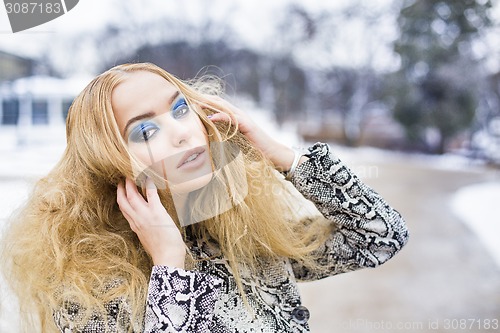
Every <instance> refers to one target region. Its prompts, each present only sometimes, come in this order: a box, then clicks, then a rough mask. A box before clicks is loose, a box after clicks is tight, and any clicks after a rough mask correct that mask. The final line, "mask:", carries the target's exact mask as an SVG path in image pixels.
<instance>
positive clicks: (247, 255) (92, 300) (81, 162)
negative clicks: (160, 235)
mask: <svg viewBox="0 0 500 333" xmlns="http://www.w3.org/2000/svg"><path fill="white" fill-rule="evenodd" d="M134 71H148V72H152V73H155V74H157V75H159V76H161V77H163V78H164V79H165V80H167V81H169V82H170V83H172V84H173V85H174V86H175V87H176V88H177V89H178V90H179V91H180V92H181V93H182V94H183V95H184V96H185V97H186V100H187V101H188V103H189V105H190V107H191V108H192V109H193V110H194V111H195V112H196V113H197V114H198V116H199V118H200V119H201V121H202V123H203V125H204V126H205V128H206V129H207V133H208V137H209V140H210V141H213V142H231V143H233V144H236V145H237V146H238V147H239V148H240V150H241V152H242V153H243V154H242V155H243V158H242V159H239V160H236V159H235V161H234V163H232V164H233V165H234V166H235V167H233V168H230V169H227V170H225V171H224V172H223V173H219V176H220V177H228V178H227V179H234V178H239V179H241V177H242V176H244V177H246V179H247V180H248V184H249V185H250V186H249V187H248V193H247V194H246V196H245V198H244V200H242V201H240V202H238V203H237V204H236V205H235V206H234V207H233V208H232V209H230V210H228V211H225V212H222V213H221V214H219V215H217V216H215V217H211V218H209V219H207V220H205V221H203V222H201V223H197V224H194V225H190V226H188V227H180V226H179V228H180V229H184V230H183V231H184V234H185V231H186V230H185V229H188V228H189V229H190V234H191V235H193V236H194V237H196V238H199V239H202V240H205V241H208V240H215V242H217V243H218V245H219V248H220V251H221V253H222V255H223V256H224V257H225V258H226V260H227V261H228V263H229V265H230V266H231V268H232V270H233V272H234V276H235V279H236V281H237V285H238V287H239V289H240V291H243V289H242V284H241V279H240V273H239V268H241V266H242V265H244V266H245V267H246V268H250V269H257V267H258V265H259V260H261V259H262V258H266V260H267V259H271V260H272V259H277V258H279V257H288V258H292V259H294V260H298V261H301V262H303V263H304V264H306V265H310V266H315V265H316V264H315V261H314V259H315V258H314V255H313V253H314V252H313V251H314V250H315V249H317V248H318V246H320V244H321V243H322V241H323V239H324V235H325V231H324V229H325V226H324V225H323V224H321V223H317V224H312V225H308V226H305V225H304V224H302V223H293V222H290V221H293V220H294V218H296V217H297V212H296V211H295V210H294V209H293V207H292V206H291V203H293V195H292V194H291V193H290V192H289V191H288V190H287V188H286V186H285V185H284V182H283V180H282V179H280V177H278V176H277V172H276V171H275V170H274V168H273V165H272V163H271V162H270V161H268V160H267V159H266V158H264V156H262V154H261V153H260V152H259V151H258V150H257V149H256V148H255V147H253V146H252V145H251V144H250V142H249V141H248V140H247V139H246V138H245V137H244V136H243V135H242V134H241V133H240V132H238V124H237V123H235V122H229V123H221V124H217V125H215V124H214V123H213V122H211V121H210V120H209V119H208V118H207V115H208V114H211V113H214V112H225V113H230V111H228V110H226V109H223V108H220V107H218V106H217V105H214V103H213V100H211V99H209V98H208V96H207V94H219V93H220V92H221V87H222V85H221V84H219V83H218V81H217V80H213V79H209V80H205V79H200V80H196V81H192V82H184V81H181V80H179V79H177V78H176V77H174V76H172V75H171V74H169V73H167V72H166V71H164V70H163V69H161V68H159V67H157V66H155V65H153V64H148V63H143V64H125V65H120V66H116V67H114V68H112V69H110V70H108V71H106V72H104V73H103V74H101V75H99V76H98V77H96V78H95V79H94V80H93V81H92V82H90V83H89V84H88V86H87V87H86V88H85V89H84V90H83V91H82V93H80V94H79V95H78V96H77V97H76V98H75V100H74V102H73V104H72V105H71V108H70V110H69V113H68V118H67V123H66V125H67V134H66V135H67V146H66V149H65V151H64V153H63V156H62V158H61V160H60V161H59V162H58V163H57V165H56V166H55V167H54V169H53V170H52V171H51V172H50V173H49V174H48V175H47V176H46V177H44V178H42V179H41V180H39V181H38V182H37V184H36V185H35V188H34V190H33V192H32V194H31V196H30V197H29V199H28V201H27V203H26V204H25V206H24V207H23V208H22V209H21V210H20V211H18V212H17V214H16V216H15V217H14V218H13V219H12V224H11V225H10V226H9V229H8V230H7V231H6V233H5V235H4V239H3V251H2V264H3V268H4V275H5V277H6V279H7V281H8V282H9V283H10V285H11V287H12V288H13V290H14V291H15V293H16V294H17V295H18V297H19V302H20V306H21V312H22V314H23V316H24V317H25V318H24V319H23V322H24V323H26V325H27V327H28V326H29V325H36V326H39V327H41V330H42V331H43V332H48V331H56V327H55V324H54V317H53V316H54V313H56V312H57V311H58V310H59V309H61V308H62V307H65V306H67V304H68V302H71V304H78V305H79V306H80V308H81V309H84V310H85V316H86V317H87V318H88V317H89V316H91V315H92V314H95V313H99V314H101V315H102V316H104V319H105V316H106V313H107V311H106V309H105V307H104V304H106V303H107V302H110V301H113V300H116V299H122V300H125V303H126V304H128V308H127V307H123V308H121V309H120V311H122V315H129V316H130V318H134V319H133V320H132V325H131V326H132V327H133V328H135V329H138V328H140V325H142V322H143V318H144V309H145V302H146V295H147V290H148V282H149V276H150V273H151V269H152V266H153V262H152V260H151V258H150V257H149V255H148V254H147V253H146V251H145V250H144V248H143V247H142V245H141V243H140V242H139V240H138V238H137V236H136V235H135V233H134V232H133V231H132V230H131V229H130V227H129V224H128V222H127V221H126V220H125V218H124V217H123V215H122V213H121V212H120V210H119V208H118V206H117V204H116V188H117V184H118V183H119V182H122V181H123V180H124V179H125V177H133V170H132V169H133V168H132V166H131V164H132V163H131V159H130V154H129V152H128V150H127V145H126V143H125V142H124V140H123V138H122V137H121V135H120V132H119V129H118V126H117V124H116V121H115V118H114V114H113V109H112V107H111V99H110V97H111V93H112V91H113V89H114V88H115V87H116V86H117V85H119V84H120V83H121V82H123V81H124V80H126V79H127V76H128V75H129V73H130V72H134ZM198 105H211V107H206V108H201V107H199V106H198ZM265 189H271V190H270V191H266V190H265ZM232 190H233V191H234V188H233V189H232ZM159 192H160V197H161V198H162V202H163V203H164V205H165V207H166V208H167V211H168V212H169V213H171V215H172V216H173V218H174V221H176V223H178V219H177V216H176V215H175V211H174V210H173V205H172V202H171V201H172V200H171V197H170V196H169V193H168V192H167V190H161V191H159ZM213 199H214V200H216V199H217V198H213ZM189 257H190V258H191V260H188V262H190V263H191V264H190V267H191V268H192V267H194V266H193V264H194V261H193V260H195V259H194V258H193V257H192V256H189ZM190 267H188V268H190ZM116 281H118V283H116ZM243 296H244V295H243ZM123 311H125V312H123ZM30 314H33V316H31V315H30ZM30 318H31V319H33V318H35V320H29V319H30ZM134 325H136V326H134ZM137 325H139V326H138V327H137ZM27 330H30V332H32V331H33V328H29V329H27Z"/></svg>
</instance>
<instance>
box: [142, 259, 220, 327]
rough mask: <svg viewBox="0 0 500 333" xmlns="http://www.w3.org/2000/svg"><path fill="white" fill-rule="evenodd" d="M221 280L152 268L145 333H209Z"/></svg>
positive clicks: (180, 270) (205, 275)
mask: <svg viewBox="0 0 500 333" xmlns="http://www.w3.org/2000/svg"><path fill="white" fill-rule="evenodd" d="M221 285H222V280H220V279H217V278H215V277H213V276H211V275H209V274H204V273H200V272H194V271H186V270H182V269H179V268H171V267H166V266H154V267H153V271H152V273H151V279H150V282H149V289H148V298H147V307H146V319H145V330H144V331H145V332H168V333H170V332H197V333H203V332H209V329H208V328H209V326H210V323H211V321H212V316H213V312H214V308H215V302H216V300H217V298H218V294H219V291H220V288H221Z"/></svg>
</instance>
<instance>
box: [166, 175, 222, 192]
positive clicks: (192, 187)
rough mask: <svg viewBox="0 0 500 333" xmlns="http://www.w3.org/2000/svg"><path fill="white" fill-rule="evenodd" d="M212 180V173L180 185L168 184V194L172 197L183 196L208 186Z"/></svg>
mask: <svg viewBox="0 0 500 333" xmlns="http://www.w3.org/2000/svg"><path fill="white" fill-rule="evenodd" d="M211 180H212V173H211V172H210V173H207V174H204V175H203V176H200V177H197V178H194V179H191V180H187V181H184V182H180V183H172V182H169V183H168V187H169V189H170V192H171V193H172V194H174V195H185V194H189V193H191V192H193V191H196V190H199V189H201V188H203V187H204V186H206V185H208V183H210V181H211Z"/></svg>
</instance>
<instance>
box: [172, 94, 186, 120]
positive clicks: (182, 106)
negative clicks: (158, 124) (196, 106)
mask: <svg viewBox="0 0 500 333" xmlns="http://www.w3.org/2000/svg"><path fill="white" fill-rule="evenodd" d="M188 113H189V106H188V105H187V102H186V100H185V99H184V98H180V99H179V100H178V101H177V103H175V106H174V109H173V110H172V117H174V119H180V118H182V117H184V116H185V115H186V114H188Z"/></svg>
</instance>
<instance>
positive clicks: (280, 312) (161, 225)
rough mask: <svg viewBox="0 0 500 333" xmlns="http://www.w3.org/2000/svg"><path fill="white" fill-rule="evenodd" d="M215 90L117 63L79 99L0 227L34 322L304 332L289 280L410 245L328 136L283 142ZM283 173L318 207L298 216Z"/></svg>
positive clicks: (45, 326) (90, 328)
mask: <svg viewBox="0 0 500 333" xmlns="http://www.w3.org/2000/svg"><path fill="white" fill-rule="evenodd" d="M218 88H219V86H217V85H216V84H214V81H213V80H208V81H207V80H200V81H198V82H193V83H191V84H189V85H188V84H187V83H184V82H182V81H180V80H178V79H176V78H175V77H173V76H172V75H170V74H168V73H167V72H165V71H164V70H162V69H160V68H158V67H156V66H154V65H152V64H128V65H121V66H117V67H114V68H112V69H110V70H108V71H107V72H105V73H103V74H101V75H99V76H98V77H97V78H95V79H94V80H93V81H92V82H91V83H90V84H89V85H88V86H87V87H86V88H85V89H84V90H83V92H82V93H81V94H80V95H79V96H78V97H77V98H76V99H75V100H74V102H73V104H72V106H71V109H70V111H69V113H68V119H67V148H66V150H65V152H64V154H63V157H62V159H61V161H60V162H59V163H58V164H57V165H56V167H55V168H54V169H53V170H52V172H51V173H50V174H49V175H48V176H46V177H45V178H43V179H42V180H40V181H39V182H38V183H37V185H36V187H35V190H34V192H33V194H32V196H31V197H30V199H29V201H28V203H27V204H26V206H25V207H24V209H23V210H21V211H20V212H19V213H18V216H17V218H16V221H15V223H13V225H12V226H11V227H10V230H9V232H8V233H7V234H6V236H5V240H4V243H5V244H6V246H5V249H4V253H3V256H4V259H9V262H10V265H6V266H5V268H6V269H5V270H6V272H7V274H6V276H7V279H8V280H9V281H10V282H11V284H12V286H13V288H14V290H15V291H16V293H17V294H18V295H19V299H20V302H21V306H22V307H23V313H25V314H26V313H33V314H34V315H35V318H36V320H35V321H34V322H35V325H40V326H41V327H42V331H43V332H49V331H50V332H52V331H56V332H57V331H60V332H103V331H106V332H143V331H145V332H308V331H309V329H308V325H307V319H308V318H309V312H308V310H307V309H306V308H305V307H304V306H302V305H301V302H300V296H299V294H298V289H297V285H296V281H310V280H316V279H321V278H324V277H327V276H331V275H335V274H338V273H343V272H347V271H352V270H355V269H359V268H362V267H376V266H378V265H380V264H382V263H384V262H385V261H387V260H388V259H390V258H391V257H392V256H394V254H396V253H397V252H398V251H399V250H400V249H401V248H402V246H403V245H404V244H405V243H406V241H407V238H408V233H407V229H406V226H405V224H404V222H403V219H402V218H401V216H400V215H399V213H397V212H396V211H395V210H394V209H392V208H391V207H390V206H389V205H387V203H386V202H385V201H384V200H383V199H382V198H381V197H380V196H379V195H378V194H377V193H375V192H374V191H373V190H371V189H370V188H368V187H367V186H366V185H364V184H363V183H362V182H360V180H359V179H358V178H357V177H356V176H355V175H353V174H352V173H351V171H350V170H349V169H348V168H347V167H345V166H344V165H343V164H342V162H341V161H339V160H338V159H337V158H336V157H334V156H333V154H331V152H330V151H329V148H328V146H327V145H325V144H321V143H317V144H315V145H314V146H312V147H310V148H309V149H308V151H307V152H305V153H304V154H303V155H302V154H299V153H297V152H294V151H293V150H292V149H290V148H288V147H286V146H284V145H282V144H280V143H278V142H276V141H275V140H273V139H272V138H271V137H269V136H268V135H267V134H266V133H264V132H263V131H262V130H261V129H259V127H258V126H256V124H255V123H254V122H252V120H251V119H249V117H248V116H247V115H246V114H245V113H243V112H242V111H241V110H239V109H237V108H235V107H234V106H232V105H231V104H229V103H228V102H226V101H224V100H223V99H221V98H219V97H216V96H214V94H216V93H218V91H217V89H218ZM276 170H277V171H280V172H282V173H283V174H284V175H285V176H286V178H285V179H283V178H284V177H283V176H281V175H280V174H279V173H278V172H277V171H276ZM289 183H291V184H293V185H294V186H295V188H296V189H297V190H298V191H299V192H300V193H301V194H302V195H303V196H304V197H305V198H307V199H309V200H310V201H312V202H313V203H314V204H315V206H316V207H317V208H318V210H319V212H321V214H318V215H317V216H309V217H301V214H302V211H303V208H302V207H303V206H301V205H303V203H304V201H305V200H299V199H298V198H297V195H296V193H294V192H293V191H292V190H290V187H289V185H288V184H289ZM302 199H303V198H302ZM26 317H29V316H28V315H26ZM25 322H27V321H25Z"/></svg>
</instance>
